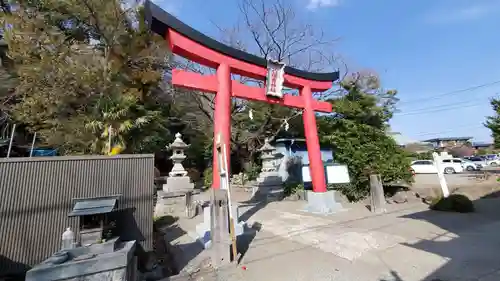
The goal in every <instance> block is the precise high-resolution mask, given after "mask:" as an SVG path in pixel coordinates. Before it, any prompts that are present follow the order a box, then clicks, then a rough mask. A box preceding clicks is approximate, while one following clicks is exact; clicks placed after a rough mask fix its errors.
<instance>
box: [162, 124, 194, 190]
mask: <svg viewBox="0 0 500 281" xmlns="http://www.w3.org/2000/svg"><path fill="white" fill-rule="evenodd" d="M181 137H182V135H181V134H180V133H177V134H175V140H174V142H173V143H171V144H170V145H169V146H168V149H169V150H172V156H170V159H171V160H172V162H174V166H173V167H172V171H170V173H168V178H167V183H166V184H164V185H163V191H165V192H176V191H189V190H192V189H193V188H194V184H193V183H192V182H191V179H190V178H189V177H188V176H187V174H188V172H187V171H186V170H185V169H184V166H182V161H184V159H186V155H185V154H184V151H185V150H186V148H188V147H189V144H186V143H185V142H184V141H183V140H182V139H181Z"/></svg>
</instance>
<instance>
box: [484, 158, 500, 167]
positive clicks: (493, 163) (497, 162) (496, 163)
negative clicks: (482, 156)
mask: <svg viewBox="0 0 500 281" xmlns="http://www.w3.org/2000/svg"><path fill="white" fill-rule="evenodd" d="M486 165H487V166H491V167H498V166H500V159H492V160H486Z"/></svg>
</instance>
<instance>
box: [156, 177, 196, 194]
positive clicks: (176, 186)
mask: <svg viewBox="0 0 500 281" xmlns="http://www.w3.org/2000/svg"><path fill="white" fill-rule="evenodd" d="M162 189H163V191H164V192H178V191H191V190H193V189H194V183H192V182H191V179H190V178H189V177H187V176H185V177H168V178H167V183H165V184H163V187H162Z"/></svg>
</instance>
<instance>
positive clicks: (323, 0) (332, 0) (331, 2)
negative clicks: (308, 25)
mask: <svg viewBox="0 0 500 281" xmlns="http://www.w3.org/2000/svg"><path fill="white" fill-rule="evenodd" d="M339 4H340V0H309V4H308V5H307V9H309V10H316V9H318V8H321V7H335V6H338V5H339Z"/></svg>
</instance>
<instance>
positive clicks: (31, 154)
mask: <svg viewBox="0 0 500 281" xmlns="http://www.w3.org/2000/svg"><path fill="white" fill-rule="evenodd" d="M35 140H36V132H35V134H33V141H32V142H31V150H30V157H31V156H33V148H34V147H35Z"/></svg>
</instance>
